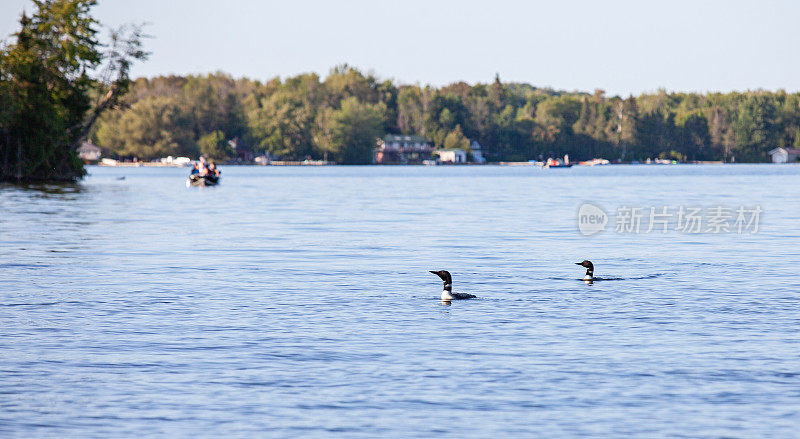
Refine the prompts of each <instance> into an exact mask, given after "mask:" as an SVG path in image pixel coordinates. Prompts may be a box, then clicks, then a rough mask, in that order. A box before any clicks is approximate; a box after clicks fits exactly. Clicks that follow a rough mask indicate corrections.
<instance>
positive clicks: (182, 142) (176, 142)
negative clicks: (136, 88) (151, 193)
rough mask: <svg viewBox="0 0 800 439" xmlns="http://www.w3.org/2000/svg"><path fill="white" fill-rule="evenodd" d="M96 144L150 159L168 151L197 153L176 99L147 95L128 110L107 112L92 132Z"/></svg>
mask: <svg viewBox="0 0 800 439" xmlns="http://www.w3.org/2000/svg"><path fill="white" fill-rule="evenodd" d="M95 137H96V140H97V143H98V145H100V146H103V147H106V148H107V149H109V150H110V151H112V152H113V153H115V154H117V155H119V156H127V157H138V158H140V159H143V160H152V159H157V158H160V157H166V156H168V155H172V156H177V155H188V156H193V157H196V156H197V152H198V151H197V145H196V144H195V142H194V140H193V138H192V132H191V128H190V124H189V123H188V122H187V120H186V118H185V116H184V115H183V114H182V113H181V110H180V108H179V107H178V105H177V103H176V102H174V101H173V100H171V99H169V98H168V97H165V96H151V97H149V98H147V99H145V100H143V101H139V102H137V103H135V104H134V105H133V106H132V107H131V108H130V110H129V111H125V112H123V113H116V114H113V115H109V116H108V120H106V121H104V123H102V124H101V125H100V127H99V128H98V130H97V133H96V135H95Z"/></svg>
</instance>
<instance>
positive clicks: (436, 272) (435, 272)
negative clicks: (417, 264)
mask: <svg viewBox="0 0 800 439" xmlns="http://www.w3.org/2000/svg"><path fill="white" fill-rule="evenodd" d="M431 273H433V274H435V275H437V276H438V275H439V272H438V271H433V270H431Z"/></svg>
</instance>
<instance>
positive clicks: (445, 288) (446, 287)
mask: <svg viewBox="0 0 800 439" xmlns="http://www.w3.org/2000/svg"><path fill="white" fill-rule="evenodd" d="M444 290H445V291H447V292H450V291H453V286H452V285H450V284H449V283H447V282H445V283H444Z"/></svg>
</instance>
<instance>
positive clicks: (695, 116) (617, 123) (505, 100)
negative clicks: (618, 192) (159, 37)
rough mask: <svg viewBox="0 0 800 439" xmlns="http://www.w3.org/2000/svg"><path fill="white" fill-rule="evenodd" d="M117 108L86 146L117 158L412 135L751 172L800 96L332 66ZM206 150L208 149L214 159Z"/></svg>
mask: <svg viewBox="0 0 800 439" xmlns="http://www.w3.org/2000/svg"><path fill="white" fill-rule="evenodd" d="M126 100H127V102H126V103H127V108H126V109H125V110H122V111H115V112H110V113H108V114H106V115H105V116H104V117H103V118H102V120H101V121H100V123H99V124H98V127H97V130H96V131H95V132H94V134H93V139H94V140H95V142H96V143H97V144H99V145H100V146H103V147H105V148H108V149H109V150H110V151H111V152H113V153H115V154H118V155H120V156H128V157H134V156H135V157H139V158H140V159H153V158H157V157H163V156H166V155H189V156H197V155H198V154H200V153H206V154H208V155H212V156H216V157H217V158H221V157H220V155H221V154H222V155H224V153H225V151H224V149H223V150H220V148H219V147H218V146H215V145H219V142H214V141H210V140H209V139H210V138H209V136H215V137H214V138H216V139H218V138H219V137H220V136H222V137H224V138H225V139H231V138H233V137H239V138H241V139H244V140H245V142H246V143H247V144H248V145H250V146H251V147H252V148H253V149H254V150H255V151H257V152H262V151H265V152H268V153H270V154H271V155H272V156H275V157H281V158H284V159H303V158H313V159H321V158H328V159H329V160H334V161H336V162H339V163H350V164H358V163H369V162H370V160H371V149H372V148H373V147H374V145H375V139H376V138H377V137H379V136H382V135H384V134H387V133H389V134H397V133H402V134H420V135H423V136H425V137H427V138H429V139H431V140H432V141H433V142H434V143H435V144H436V145H439V146H444V147H451V146H462V147H463V146H467V145H468V142H467V141H466V139H470V140H473V139H474V140H477V141H479V142H480V144H481V145H483V149H484V151H483V152H484V155H485V156H486V157H487V158H488V159H489V160H490V161H518V160H530V159H541V158H546V157H548V156H553V157H555V156H561V155H564V154H569V155H570V157H572V158H573V159H578V160H582V159H589V158H594V157H602V158H607V159H609V160H612V161H622V162H629V161H634V160H644V159H647V158H658V157H660V158H673V159H677V160H682V161H701V160H724V161H727V162H730V161H734V160H735V161H736V162H759V161H765V160H767V159H768V157H767V154H766V152H767V151H769V150H770V149H772V148H775V147H777V146H793V145H798V144H800V94H797V93H792V94H790V93H786V92H783V91H778V92H766V91H750V92H744V93H710V94H697V93H668V92H665V91H660V92H658V93H654V94H643V95H641V96H638V97H628V98H620V97H616V96H613V97H609V96H606V95H605V93H604V92H603V91H602V90H595V91H594V92H593V93H581V92H564V91H556V90H552V89H549V88H537V87H534V86H531V85H528V84H520V83H503V82H501V81H500V79H499V78H495V80H494V81H493V82H491V83H487V84H476V85H469V84H466V83H463V82H459V83H454V84H451V85H448V86H445V87H441V88H435V87H431V86H419V85H402V84H397V83H395V82H394V81H390V80H382V79H379V78H378V77H376V76H375V75H373V74H368V73H364V72H362V71H359V70H358V69H356V68H353V67H350V66H347V65H342V66H338V67H335V68H333V69H332V70H331V71H330V72H329V74H328V75H327V76H326V77H325V78H324V79H323V78H320V77H319V76H318V75H316V74H313V73H309V74H301V75H298V76H294V77H290V78H286V79H283V80H281V79H279V78H275V79H272V80H271V81H268V82H259V81H253V80H250V79H234V78H232V77H231V76H229V75H226V74H224V73H215V74H210V75H206V76H187V77H184V76H161V77H155V78H150V79H146V78H140V79H137V80H136V81H135V82H134V84H133V86H132V89H131V93H130V94H129V95H128V96H127V98H126ZM214 148H216V149H214Z"/></svg>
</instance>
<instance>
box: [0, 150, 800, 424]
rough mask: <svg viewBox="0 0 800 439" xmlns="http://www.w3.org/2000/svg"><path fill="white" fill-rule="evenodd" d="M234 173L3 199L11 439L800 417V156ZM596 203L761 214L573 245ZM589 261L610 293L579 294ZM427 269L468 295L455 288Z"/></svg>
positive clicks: (1, 340) (5, 395)
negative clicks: (757, 160)
mask: <svg viewBox="0 0 800 439" xmlns="http://www.w3.org/2000/svg"><path fill="white" fill-rule="evenodd" d="M224 172H225V177H226V178H225V181H224V182H223V184H222V185H220V186H218V187H214V188H204V189H205V190H199V189H198V188H189V189H187V188H186V187H185V186H184V182H185V179H186V173H187V170H186V169H150V168H137V169H111V168H96V167H94V168H90V176H89V177H88V178H86V179H85V180H84V181H83V182H81V183H80V184H76V185H42V186H35V187H29V186H25V187H21V186H11V185H4V186H0V212H2V215H0V352H2V355H0V371H2V373H0V436H18V437H63V436H68V437H91V436H102V437H126V436H134V435H143V434H144V435H149V436H196V435H201V436H225V437H253V436H278V437H295V436H303V437H309V436H310V437H313V436H324V437H328V436H330V435H331V433H332V432H336V433H340V434H343V435H345V436H348V437H349V436H357V437H376V436H396V437H408V436H417V437H430V436H434V435H445V436H457V437H461V436H470V437H472V436H475V437H486V436H502V437H506V436H545V437H564V436H591V435H596V436H604V437H622V436H639V437H652V436H685V437H726V436H729V437H792V436H793V435H795V434H796V432H797V431H798V429H800V421H798V420H800V416H798V415H800V413H798V409H797V403H796V399H797V395H796V393H797V388H798V387H797V379H798V377H800V360H798V357H797V354H796V352H797V345H798V339H797V335H796V334H797V333H798V330H800V321H798V319H797V310H798V307H800V296H798V292H799V291H800V279H798V278H797V276H796V269H795V265H796V261H797V260H798V258H800V250H798V246H797V239H798V229H797V226H796V224H797V223H798V220H800V201H799V200H798V198H797V197H796V196H795V194H794V193H793V192H792V191H791V190H784V189H785V188H791V187H795V186H796V182H797V181H798V180H797V177H798V174H800V167H797V166H758V165H754V166H749V165H747V166H672V167H645V166H627V167H626V166H616V167H595V168H590V169H589V168H578V167H573V168H571V169H568V170H558V171H547V170H539V169H533V168H527V167H521V168H508V167H488V166H487V167H343V166H340V167H339V166H337V167H320V168H311V167H308V168H289V167H286V168H282V167H264V168H255V167H253V168H251V167H228V168H226V169H225V170H224ZM120 177H125V179H124V180H119V178H120ZM586 187H592V188H594V190H593V191H592V194H588V195H587V193H586V192H585V188H586ZM779 188H780V189H781V190H778V189H779ZM587 197H591V199H590V200H589V199H587ZM443 200H446V202H443ZM587 201H591V202H592V203H594V204H596V205H598V206H601V207H603V208H605V209H608V210H613V208H615V207H616V206H620V205H625V204H627V205H635V206H647V205H649V204H652V205H655V206H662V205H673V206H676V205H714V204H715V203H716V204H725V205H748V206H752V205H760V206H761V207H762V208H763V210H764V214H763V218H762V224H761V226H760V231H759V233H757V234H750V235H741V236H740V235H735V234H724V235H715V234H697V235H689V234H667V235H658V236H656V235H645V234H642V235H635V234H614V233H607V232H606V233H600V234H597V235H593V236H591V237H583V236H582V235H581V234H580V233H579V232H578V230H577V225H576V220H575V213H576V211H577V208H578V206H580V205H581V203H584V202H587ZM443 206H446V208H443ZM585 258H588V259H590V260H592V261H594V262H595V264H597V265H598V267H602V272H601V271H599V270H598V271H596V273H597V274H598V276H600V277H606V276H604V274H606V273H608V275H607V277H609V278H614V279H615V281H613V282H594V283H593V284H592V285H591V288H587V287H586V285H584V284H583V283H582V282H578V281H576V278H577V277H578V276H576V274H577V273H575V269H576V268H575V265H574V261H576V260H583V259H585ZM430 267H444V268H446V269H447V270H450V271H451V272H453V273H456V274H457V276H458V279H459V281H458V285H459V288H460V287H461V286H463V290H464V291H468V292H470V293H474V294H476V295H478V296H479V297H480V299H479V300H460V301H455V302H454V303H443V302H442V301H441V300H440V299H439V294H440V293H441V285H440V284H439V283H438V282H436V283H432V282H431V277H430V273H428V271H429V270H430ZM728 279H735V280H736V282H728V281H726V280H728Z"/></svg>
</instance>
